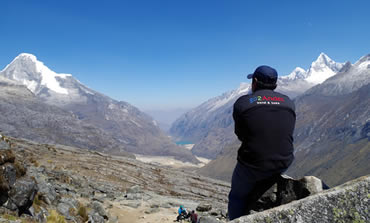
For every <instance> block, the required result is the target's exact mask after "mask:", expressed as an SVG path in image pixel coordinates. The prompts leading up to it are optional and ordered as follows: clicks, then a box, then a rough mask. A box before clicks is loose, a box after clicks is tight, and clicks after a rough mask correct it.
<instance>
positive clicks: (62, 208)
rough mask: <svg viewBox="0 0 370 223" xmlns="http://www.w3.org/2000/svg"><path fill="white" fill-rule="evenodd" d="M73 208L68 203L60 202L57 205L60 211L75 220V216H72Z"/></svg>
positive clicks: (68, 218) (69, 218) (67, 217)
mask: <svg viewBox="0 0 370 223" xmlns="http://www.w3.org/2000/svg"><path fill="white" fill-rule="evenodd" d="M71 208H73V207H72V206H71V205H70V204H67V203H59V204H58V206H57V210H58V212H59V213H60V214H61V215H63V216H64V217H65V218H66V219H67V220H73V219H74V218H73V217H72V216H71V213H70V209H71Z"/></svg>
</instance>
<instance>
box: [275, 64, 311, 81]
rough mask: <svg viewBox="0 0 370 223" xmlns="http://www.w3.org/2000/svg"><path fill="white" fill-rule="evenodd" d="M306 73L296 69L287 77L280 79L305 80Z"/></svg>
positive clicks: (298, 68)
mask: <svg viewBox="0 0 370 223" xmlns="http://www.w3.org/2000/svg"><path fill="white" fill-rule="evenodd" d="M306 76H307V72H306V71H305V70H304V69H303V68H301V67H296V68H295V69H294V70H293V71H292V72H291V73H290V74H289V75H287V76H283V77H281V78H282V79H288V80H296V79H305V78H306Z"/></svg>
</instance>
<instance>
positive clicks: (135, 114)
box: [0, 53, 197, 162]
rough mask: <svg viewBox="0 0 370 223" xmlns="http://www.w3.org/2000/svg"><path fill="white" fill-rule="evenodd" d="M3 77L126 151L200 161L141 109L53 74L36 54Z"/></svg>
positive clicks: (25, 57) (22, 56)
mask: <svg viewBox="0 0 370 223" xmlns="http://www.w3.org/2000/svg"><path fill="white" fill-rule="evenodd" d="M0 76H4V77H6V78H9V79H11V80H14V81H16V82H17V83H19V84H23V85H25V86H26V87H27V88H28V89H29V90H30V91H32V92H33V93H34V94H35V95H36V96H37V97H38V98H40V99H41V100H43V101H44V102H46V103H47V104H50V105H54V106H57V107H59V108H62V109H64V110H67V111H71V112H72V113H73V114H74V115H75V116H76V117H77V118H78V119H80V120H82V121H84V122H85V123H89V124H90V125H92V126H95V127H97V128H99V129H101V130H102V131H104V132H105V134H107V135H109V136H110V137H112V138H114V140H115V141H116V142H117V143H119V144H120V145H121V146H122V147H124V149H125V151H128V152H133V153H138V154H146V155H166V156H175V157H176V158H178V159H181V160H186V161H192V162H197V160H196V158H195V157H194V156H193V155H192V154H191V153H190V152H189V151H186V150H183V149H181V148H180V147H178V146H176V145H175V144H174V143H173V142H171V140H170V138H169V137H168V136H166V135H165V134H164V133H163V132H162V131H161V130H160V129H159V127H158V126H157V125H156V124H155V122H154V120H153V119H152V118H151V117H149V116H148V115H146V114H145V113H143V112H141V111H140V110H139V109H137V108H135V107H134V106H132V105H130V104H129V103H127V102H123V101H120V102H119V101H116V100H113V99H111V98H109V97H107V96H105V95H103V94H101V93H99V92H96V91H94V90H92V89H89V88H88V87H86V86H84V85H83V84H82V83H80V82H79V81H78V80H76V79H75V78H74V77H73V76H72V75H70V74H57V73H55V72H53V71H52V70H50V69H49V68H48V67H46V66H45V65H44V64H43V63H42V62H40V61H38V60H37V58H36V57H35V56H34V55H32V54H26V53H23V54H20V55H19V56H17V57H16V58H15V59H14V60H13V61H12V62H11V63H10V64H9V65H8V66H6V67H5V69H4V70H3V71H1V72H0ZM112 152H113V151H112Z"/></svg>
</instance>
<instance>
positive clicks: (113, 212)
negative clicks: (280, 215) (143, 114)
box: [0, 138, 230, 223]
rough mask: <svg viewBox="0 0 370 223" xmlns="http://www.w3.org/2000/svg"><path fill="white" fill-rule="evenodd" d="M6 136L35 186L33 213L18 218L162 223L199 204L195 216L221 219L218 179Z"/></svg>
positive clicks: (222, 195) (223, 186)
mask: <svg viewBox="0 0 370 223" xmlns="http://www.w3.org/2000/svg"><path fill="white" fill-rule="evenodd" d="M9 139H10V141H11V144H12V150H13V151H14V152H15V156H16V160H18V161H19V162H20V163H22V164H23V165H24V166H25V167H26V168H27V176H30V177H31V178H33V179H34V180H35V181H36V182H37V186H38V192H37V195H36V197H35V201H34V203H33V206H32V208H31V212H33V213H32V214H33V215H34V216H35V217H29V216H27V215H25V214H23V215H22V216H21V218H20V219H19V222H21V221H22V220H23V221H25V222H32V221H34V222H46V221H47V220H49V222H53V221H52V220H50V219H52V218H54V217H55V218H58V217H60V218H62V217H63V218H64V219H65V220H66V221H68V222H85V221H87V220H89V221H90V222H127V223H134V222H139V223H144V222H163V223H165V222H173V220H175V219H176V216H177V208H178V207H179V205H184V206H185V207H186V208H187V209H188V210H195V209H196V208H197V207H198V210H201V209H202V207H203V210H204V211H205V212H198V213H199V215H200V216H208V217H207V218H210V219H211V221H216V220H217V219H219V220H221V221H224V220H225V216H226V204H227V194H228V192H229V190H230V188H229V184H227V183H225V182H223V181H217V180H213V179H210V178H205V177H202V176H200V175H197V174H195V173H192V172H189V171H186V170H176V169H173V168H170V167H161V166H159V165H156V164H147V163H143V162H140V161H138V160H135V159H131V158H127V157H120V156H111V155H106V154H102V153H99V152H94V151H88V150H81V149H76V148H72V147H67V146H60V145H46V144H38V143H34V142H31V141H28V140H22V139H15V138H9ZM204 207H205V208H204ZM199 208H200V209H199ZM1 214H2V215H1ZM14 215H15V213H10V212H9V211H7V210H6V209H4V208H1V211H0V216H2V217H1V218H0V222H2V221H9V222H13V221H11V220H16V219H18V218H15V219H13V218H14ZM6 219H7V220H6ZM203 219H204V220H206V218H205V217H203Z"/></svg>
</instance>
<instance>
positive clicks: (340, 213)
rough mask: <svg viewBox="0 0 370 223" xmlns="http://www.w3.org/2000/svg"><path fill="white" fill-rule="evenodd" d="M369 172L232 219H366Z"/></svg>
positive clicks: (238, 221)
mask: <svg viewBox="0 0 370 223" xmlns="http://www.w3.org/2000/svg"><path fill="white" fill-rule="evenodd" d="M369 207H370V175H368V176H364V177H360V178H358V179H356V180H353V181H350V182H347V183H345V184H343V185H340V186H338V187H335V188H332V189H329V190H327V191H324V192H321V193H318V194H315V195H312V196H309V197H307V198H304V199H302V200H298V201H294V202H291V203H289V204H286V205H282V206H279V207H276V208H273V209H270V210H267V211H264V212H259V213H255V214H251V215H248V216H244V217H241V218H239V219H236V220H234V221H232V222H233V223H247V222H248V223H249V222H255V223H258V222H261V223H262V222H282V223H283V222H297V223H298V222H299V223H303V222H320V223H331V222H363V223H365V222H370V213H369V210H368V209H369Z"/></svg>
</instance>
